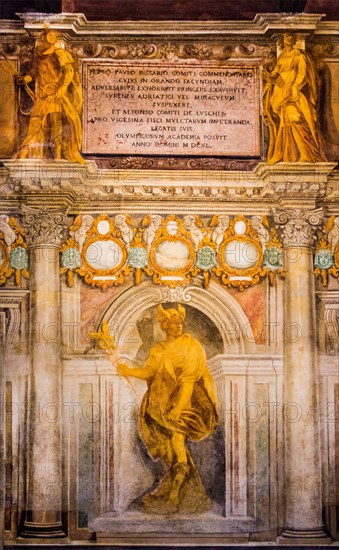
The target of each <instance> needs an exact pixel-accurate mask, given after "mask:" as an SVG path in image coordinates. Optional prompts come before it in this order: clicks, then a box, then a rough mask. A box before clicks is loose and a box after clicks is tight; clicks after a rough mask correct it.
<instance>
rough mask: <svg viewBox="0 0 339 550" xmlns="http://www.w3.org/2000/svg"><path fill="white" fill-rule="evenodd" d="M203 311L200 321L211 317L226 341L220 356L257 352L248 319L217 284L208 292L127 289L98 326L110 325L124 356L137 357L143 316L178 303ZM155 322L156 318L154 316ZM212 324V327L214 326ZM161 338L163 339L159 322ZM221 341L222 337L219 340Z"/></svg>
mask: <svg viewBox="0 0 339 550" xmlns="http://www.w3.org/2000/svg"><path fill="white" fill-rule="evenodd" d="M178 302H180V303H181V304H183V305H184V306H185V305H187V306H189V309H191V308H194V309H195V310H198V312H201V315H199V317H200V319H203V318H204V317H206V318H208V319H209V320H210V321H211V323H212V326H213V325H214V326H215V327H216V330H217V331H218V333H219V335H220V341H221V342H222V349H221V348H220V347H219V349H218V351H217V353H223V354H249V353H253V352H254V349H255V345H254V344H253V342H254V338H253V332H252V328H251V325H250V323H249V320H248V318H247V316H246V315H245V313H244V311H243V309H242V308H241V306H240V305H239V304H238V302H237V301H236V300H235V298H234V297H233V296H231V295H230V294H229V293H228V292H227V290H226V289H224V288H222V287H220V285H218V284H216V283H213V282H212V283H211V284H210V286H209V288H208V289H204V288H201V287H198V286H193V285H192V286H188V287H184V288H179V289H169V288H167V287H157V286H155V285H154V284H153V283H152V282H149V281H145V282H143V283H142V284H141V285H139V286H134V285H133V286H130V287H129V288H126V287H125V288H124V289H123V290H122V291H121V292H120V293H119V295H118V296H117V297H115V299H114V300H113V301H112V302H111V303H110V304H109V305H108V307H107V308H106V310H105V312H104V313H103V315H102V317H101V318H100V319H99V320H98V321H99V323H98V325H99V326H100V325H101V323H102V322H103V321H104V320H105V321H107V322H108V325H109V328H110V332H111V334H114V336H115V340H116V342H117V344H118V347H119V352H120V353H122V354H123V353H126V354H129V355H130V356H131V357H135V356H136V354H137V351H138V349H139V348H140V345H141V344H142V341H141V339H140V336H139V330H138V323H139V322H140V319H141V318H142V317H143V314H147V312H149V311H152V308H154V306H157V305H158V304H160V303H167V304H170V303H178ZM152 320H154V315H153V316H152ZM211 323H210V325H211ZM155 330H156V332H157V336H156V338H155V340H156V341H157V340H159V339H161V335H159V330H158V327H157V326H156V323H155ZM217 339H219V338H217Z"/></svg>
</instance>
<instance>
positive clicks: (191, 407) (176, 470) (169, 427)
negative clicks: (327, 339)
mask: <svg viewBox="0 0 339 550" xmlns="http://www.w3.org/2000/svg"><path fill="white" fill-rule="evenodd" d="M185 317H186V311H185V309H184V307H182V306H180V305H179V306H178V309H177V310H176V309H173V308H171V309H167V310H165V309H164V308H163V307H162V306H161V305H160V306H159V307H158V320H159V322H160V327H161V329H162V330H163V331H164V332H165V334H166V339H165V341H164V342H160V343H157V344H155V345H154V346H152V348H151V349H150V353H149V356H148V359H147V360H146V362H145V365H144V366H143V367H141V368H130V367H128V366H126V365H123V364H120V365H119V366H118V372H119V374H120V375H122V376H134V377H136V378H139V379H141V380H145V381H147V386H148V388H147V391H146V393H145V395H144V398H143V400H142V403H141V407H140V415H139V434H140V437H141V439H142V441H143V443H144V444H145V446H146V448H147V451H148V453H149V455H150V456H151V458H152V459H153V460H154V461H157V460H161V461H162V462H163V464H164V465H165V467H166V473H165V475H164V477H163V478H162V480H161V482H160V484H159V485H158V486H157V487H156V488H155V490H153V491H152V492H149V493H147V494H146V495H144V496H143V497H142V504H143V507H144V508H145V509H146V510H147V511H150V512H152V513H156V514H165V513H179V512H182V513H201V512H204V511H206V510H208V509H209V508H210V506H211V502H210V499H209V498H208V496H207V494H206V492H205V489H204V487H203V485H202V481H201V478H200V476H199V473H198V471H197V469H196V466H195V464H194V462H193V458H192V456H191V453H190V451H189V449H188V447H187V440H190V441H200V440H202V439H204V438H205V437H207V436H208V435H210V434H211V433H212V432H213V431H214V429H215V427H216V424H217V410H216V396H215V389H214V382H213V379H212V376H211V374H210V372H209V370H208V368H207V364H206V354H205V350H204V348H203V347H202V346H201V344H200V343H199V342H198V340H195V339H194V338H192V337H191V336H190V334H183V322H184V319H185Z"/></svg>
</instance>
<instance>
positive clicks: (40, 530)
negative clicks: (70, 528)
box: [20, 521, 66, 539]
mask: <svg viewBox="0 0 339 550" xmlns="http://www.w3.org/2000/svg"><path fill="white" fill-rule="evenodd" d="M20 537H23V538H34V539H37V538H39V539H59V538H64V537H66V533H65V532H64V529H63V527H62V523H60V522H55V523H35V522H33V521H25V523H24V525H23V528H22V531H20Z"/></svg>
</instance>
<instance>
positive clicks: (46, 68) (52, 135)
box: [15, 29, 85, 163]
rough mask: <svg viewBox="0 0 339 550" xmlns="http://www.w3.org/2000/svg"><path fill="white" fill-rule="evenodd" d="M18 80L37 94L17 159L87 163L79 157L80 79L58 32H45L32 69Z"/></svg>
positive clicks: (37, 47) (36, 49)
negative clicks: (30, 85)
mask: <svg viewBox="0 0 339 550" xmlns="http://www.w3.org/2000/svg"><path fill="white" fill-rule="evenodd" d="M15 80H16V83H17V84H18V85H19V86H25V84H30V83H31V82H34V84H35V92H34V94H30V95H31V97H33V100H34V103H33V107H32V110H31V113H30V119H29V125H28V130H27V134H26V137H25V138H24V140H23V143H22V144H21V145H20V147H19V150H18V153H17V155H16V156H17V158H20V159H27V158H46V159H56V160H59V159H62V158H64V159H66V160H68V161H71V162H79V163H84V162H85V161H84V159H83V158H82V157H81V154H80V148H81V140H82V136H81V133H82V130H81V120H80V112H81V107H82V90H81V83H80V77H79V73H78V71H77V70H76V69H75V62H74V59H73V57H72V55H71V54H70V53H69V52H68V51H66V50H65V49H64V45H63V43H62V42H60V41H58V35H57V33H56V32H55V31H52V30H48V29H46V30H45V31H44V32H43V33H42V34H41V37H40V40H39V41H38V43H37V45H36V48H35V52H34V57H33V62H32V66H31V69H30V70H29V71H28V73H27V74H26V75H17V76H16V77H15Z"/></svg>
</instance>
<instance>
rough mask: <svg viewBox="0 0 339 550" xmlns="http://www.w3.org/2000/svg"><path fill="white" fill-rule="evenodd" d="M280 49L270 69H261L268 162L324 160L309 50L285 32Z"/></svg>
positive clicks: (313, 70)
mask: <svg viewBox="0 0 339 550" xmlns="http://www.w3.org/2000/svg"><path fill="white" fill-rule="evenodd" d="M283 41H284V49H283V51H282V53H281V54H280V55H279V57H278V59H277V63H276V65H275V67H274V69H273V70H272V72H271V73H268V72H267V71H266V70H264V72H263V76H264V79H265V81H266V84H265V88H264V115H265V121H266V123H267V125H268V127H269V132H270V141H269V150H268V158H267V160H268V162H270V163H272V164H274V163H276V162H326V157H325V153H324V150H323V144H322V136H321V132H320V130H319V127H318V120H317V97H318V87H319V86H318V78H317V74H316V70H315V67H314V64H313V60H312V58H311V56H310V55H309V54H307V53H306V52H304V51H302V50H299V49H297V48H295V47H294V44H295V36H294V34H293V33H291V32H286V33H285V34H284V37H283Z"/></svg>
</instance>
